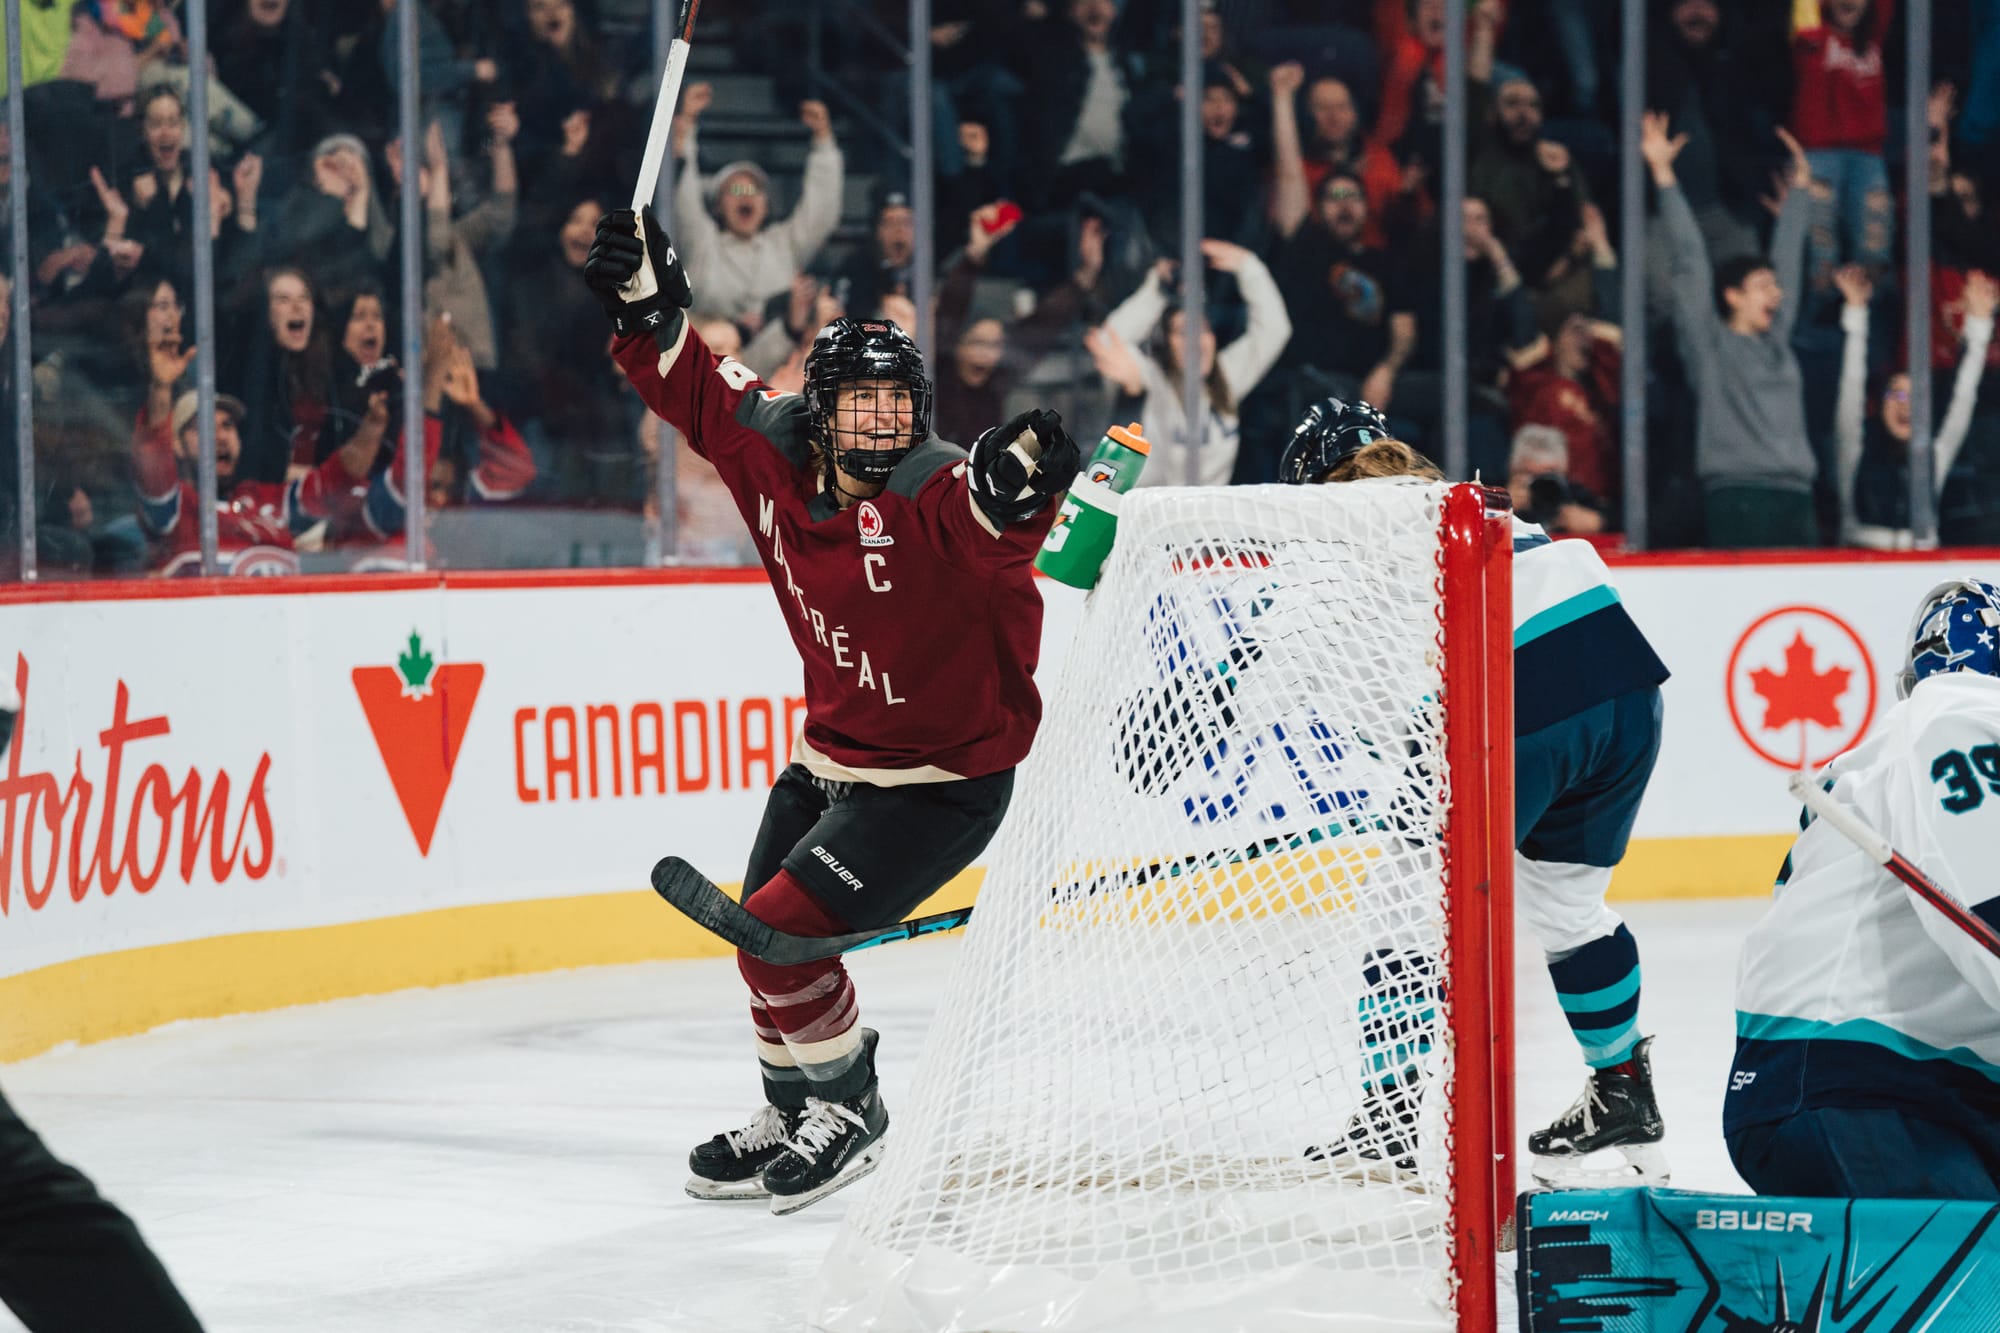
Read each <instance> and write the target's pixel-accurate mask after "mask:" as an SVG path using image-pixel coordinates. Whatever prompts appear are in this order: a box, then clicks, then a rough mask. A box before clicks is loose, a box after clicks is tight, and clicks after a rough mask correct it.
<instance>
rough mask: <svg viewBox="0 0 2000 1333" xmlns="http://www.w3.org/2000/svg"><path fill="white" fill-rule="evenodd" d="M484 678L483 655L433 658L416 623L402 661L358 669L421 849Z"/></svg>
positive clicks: (366, 709) (427, 847)
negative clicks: (457, 659) (460, 659)
mask: <svg viewBox="0 0 2000 1333" xmlns="http://www.w3.org/2000/svg"><path fill="white" fill-rule="evenodd" d="M485 679H486V668H485V667H484V666H481V665H480V664H479V663H477V662H438V661H436V660H434V659H433V658H432V657H431V655H430V653H428V652H427V651H425V649H424V644H423V640H422V639H421V638H419V637H418V635H417V632H416V631H415V630H411V631H410V644H409V647H408V648H406V649H405V650H404V651H403V652H402V654H401V655H399V656H398V657H397V658H396V665H395V666H393V667H385V666H364V667H356V668H354V692H355V693H356V694H357V695H359V696H360V697H361V711H362V712H363V713H365V714H367V715H368V729H369V730H370V731H371V732H373V733H374V734H375V748H376V749H377V750H379V751H381V753H382V766H383V767H384V768H386V769H388V770H389V783H390V785H391V786H393V787H394V788H395V789H396V799H397V800H398V801H400V802H402V805H403V817H404V818H405V819H407V820H409V822H410V832H411V833H412V834H413V835H414V836H415V837H416V840H417V850H418V852H420V853H422V854H423V855H425V856H429V855H430V854H431V838H432V836H433V835H434V834H435V833H436V832H437V823H438V815H439V814H440V813H442V812H443V810H444V795H445V793H446V792H447V791H449V790H450V789H451V771H452V768H453V767H454V766H455V765H456V764H457V763H458V747H459V743H460V742H461V741H463V740H464V739H465V724H466V723H468V722H470V721H471V720H472V705H473V703H474V702H475V701H476V700H477V699H478V698H479V685H480V682H481V681H483V680H485Z"/></svg>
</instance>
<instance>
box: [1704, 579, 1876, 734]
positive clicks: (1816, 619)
mask: <svg viewBox="0 0 2000 1333" xmlns="http://www.w3.org/2000/svg"><path fill="white" fill-rule="evenodd" d="M1875 690H1876V682H1875V664H1874V661H1873V660H1872V659H1871V658H1870V657H1869V655H1868V649H1867V646H1866V645H1865V644H1863V643H1862V642H1861V636H1860V635H1858V634H1856V633H1855V632H1854V630H1853V628H1852V627H1851V626H1849V625H1848V623H1847V622H1846V621H1844V620H1842V619H1841V618H1840V617H1838V616H1836V615H1834V614H1832V613H1831V612H1828V611H1824V610H1821V609H1820V608H1818V607H1814V606H1787V607H1783V608H1781V609H1779V610H1776V611H1772V612H1769V613H1767V614H1765V615H1762V616H1759V617H1758V618H1757V619H1756V620H1755V621H1753V622H1751V624H1750V627H1749V628H1748V629H1746V630H1744V631H1743V633H1742V636H1741V637H1739V638H1738V639H1737V641H1736V648H1735V651H1734V652H1732V653H1731V654H1730V656H1729V677H1728V697H1729V716H1730V719H1731V720H1732V721H1733V722H1734V723H1735V724H1736V733H1737V735H1739V736H1741V737H1742V738H1743V742H1744V744H1746V745H1748V746H1749V747H1750V749H1751V750H1752V751H1754V752H1755V753H1756V754H1757V755H1758V757H1759V758H1761V759H1763V760H1765V761H1766V762H1768V763H1771V764H1775V765H1777V766H1778V767H1780V768H1792V769H1796V768H1817V767H1818V766H1819V765H1821V764H1824V763H1826V762H1827V761H1828V760H1829V759H1832V758H1833V757H1834V756H1835V755H1837V754H1840V753H1841V752H1842V751H1844V750H1847V749H1849V748H1851V747H1852V746H1854V745H1855V744H1856V743H1857V742H1859V741H1860V740H1861V738H1862V737H1863V736H1865V735H1866V734H1867V732H1868V725H1869V723H1871V722H1873V721H1874V719H1875V697H1876V695H1875Z"/></svg>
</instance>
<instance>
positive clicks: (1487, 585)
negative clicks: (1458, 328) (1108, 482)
mask: <svg viewBox="0 0 2000 1333" xmlns="http://www.w3.org/2000/svg"><path fill="white" fill-rule="evenodd" d="M1510 555H1511V541H1510V534H1509V533H1508V529H1507V526H1506V518H1505V516H1504V514H1498V513H1494V512H1489V509H1488V505H1487V500H1486V497H1485V493H1484V492H1481V491H1479V490H1478V489H1477V488H1475V487H1470V486H1461V487H1457V488H1449V487H1446V486H1444V485H1441V484H1427V483H1421V482H1416V481H1411V480H1394V481H1372V482H1357V483H1352V484H1346V485H1336V486H1318V487H1307V488H1297V487H1282V486H1280V487H1254V488H1245V487H1237V488H1230V489H1226V490H1193V491H1156V492H1134V493H1132V494H1131V495H1128V496H1126V497H1124V504H1123V511H1122V514H1121V517H1120V520H1119V531H1118V536H1117V541H1116V543H1115V545H1114V548H1113V551H1112V554H1111V556H1110V558H1109V560H1108V561H1107V563H1106V566H1105V570H1104V573H1103V576H1102V579H1101V580H1100V582H1099V585H1098V587H1097V588H1096V590H1095V591H1094V592H1093V593H1092V595H1091V598H1090V601H1089V603H1088V605H1087V606H1086V608H1085V611H1084V615H1083V619H1082V623H1081V625H1080V628H1079V630H1078V632H1077V636H1076V638H1075V639H1074V641H1073V643H1072V645H1071V647H1070V650H1069V655H1068V657H1067V660H1066V663H1065V665H1064V668H1063V670H1062V674H1061V678H1060V680H1059V681H1058V682H1057V684H1056V686H1055V688H1054V689H1053V691H1051V693H1050V697H1049V699H1048V705H1047V713H1046V717H1045V720H1044V723H1043V726H1042V731H1041V735H1040V738H1039V740H1038V741H1037V744H1036V747H1035V751H1034V753H1033V755H1032V756H1031V757H1030V759H1029V760H1028V761H1027V763H1026V764H1025V765H1024V766H1023V767H1022V770H1021V772H1020V775H1019V779H1018V782H1017V784H1016V787H1015V797H1014V805H1013V809H1012V811H1011V812H1010V815H1009V817H1008V820H1007V823H1006V825H1005V826H1004V827H1003V829H1002V832H1001V833H1000V835H999V837H998V839H996V841H995V843H994V846H993V848H992V851H991V859H990V868H989V871H988V874H987V878H986V881H985V884H984V887H983V888H982V891H981V894H980V898H979V903H978V907H977V910H976V912H975V915H974V918H973V921H972V924H971V927H970V930H969V932H968V935H967V937H966V939H965V941H964V945H963V948H962V950H961V952H960V954H959V957H958V958H957V960H956V963H955V969H954V971H953V974H952V976H951V979H950V982H949V985H948V987H947V989H946V991H945V993H944V994H943V996H942V997H941V1002H940V1004H939V1007H938V1015H937V1018H936V1020H935V1023H934V1025H933V1027H932V1030H931V1033H930V1036H929V1038H928V1041H927V1044H926V1046H925V1048H924V1052H923V1056H922V1059H921V1061H920V1064H919V1068H918V1072H917V1077H916V1083H915V1087H914V1089H913V1092H912V1095H911V1097H910V1098H909V1100H908V1103H907V1104H906V1105H903V1106H897V1107H893V1108H892V1115H893V1117H894V1120H893V1124H892V1128H891V1131H890V1135H889V1139H888V1151H887V1154H886V1156H885V1158H884V1162H883V1165H882V1167H881V1169H880V1170H879V1172H878V1173H877V1176H876V1179H875V1181H874V1182H873V1184H872V1187H871V1188H865V1189H864V1190H863V1191H862V1197H861V1198H860V1199H859V1200H858V1201H857V1202H856V1204H855V1205H854V1207H853V1209H852V1210H851V1212H850V1213H849V1215H848V1217H847V1219H846V1221H845V1223H844V1224H843V1227H842V1230H841V1232H840V1235H839V1237H838V1239H837V1240H836V1242H835V1245H834V1248H833V1250H832V1252H831V1254H830V1255H829V1256H828V1259H827V1261H826V1263H825V1265H824V1267H823V1269H822V1272H821V1275H820V1279H819V1284H818V1290H817V1291H816V1292H815V1295H814V1312H815V1326H816V1327H821V1328H825V1329H830V1330H837V1331H844V1330H850V1329H851V1330H859V1329H870V1330H906V1329H907V1330H918V1329H922V1330H943V1329H949V1330H996V1331H997V1330H1028V1329H1037V1330H1040V1329H1075V1330H1085V1329H1087V1330H1092V1331H1093V1333H1097V1331H1099V1330H1111V1329H1135V1330H1136V1329H1145V1330H1149V1331H1151V1330H1174V1329H1187V1330H1195V1329H1199V1330H1202V1333H1214V1331H1215V1330H1220V1329H1235V1328H1243V1329H1256V1330H1279V1329H1291V1328H1301V1329H1304V1328H1310V1329H1314V1330H1332V1329H1390V1328H1394V1329H1415V1328H1440V1329H1443V1328H1455V1329H1478V1330H1482V1331H1483V1330H1489V1329H1492V1328H1493V1327H1494V1324H1493V1318H1494V1309H1493V1293H1494V1286H1493V1283H1494V1251H1495V1247H1496V1228H1497V1223H1498V1221H1499V1219H1500V1218H1501V1217H1502V1216H1503V1215H1504V1213H1505V1210H1506V1209H1507V1207H1508V1206H1509V1203H1510V1201H1511V1195H1512V1185H1511V1174H1510V1172H1509V1169H1508V1167H1507V1164H1506V1160H1507V1159H1506V1155H1505V1153H1504V1152H1498V1153H1496V1148H1495V1143H1496V1134H1497V1135H1498V1138H1497V1142H1498V1143H1499V1144H1500V1145H1502V1146H1503V1148H1504V1146H1505V1145H1508V1144H1510V1143H1511V1136H1512V1123H1511V1112H1510V1111H1507V1110H1506V1109H1505V1108H1508V1107H1510V1106H1511V1096H1510V1087H1511V1084H1510V1081H1509V1071H1508V1070H1507V1069H1506V1067H1505V1065H1504V1062H1503V1063H1502V1064H1501V1065H1500V1066H1499V1067H1498V1068H1496V1065H1495V1060H1494V1052H1495V1050H1496V1048H1498V1047H1499V1046H1500V1044H1501V1043H1506V1042H1508V1041H1509V1039H1510V1037H1511V1028H1510V1025H1509V1024H1508V1022H1507V1020H1506V1009H1507V1003H1506V997H1505V994H1504V991H1505V977H1506V975H1507V973H1506V962H1507V953H1508V950H1507V947H1506V941H1507V938H1508V937H1507V935H1506V932H1505V925H1506V921H1505V912H1504V907H1505V904H1506V902H1507V881H1508V871H1509V867H1510V865H1511V861H1510V856H1511V841H1512V839H1511V832H1512V829H1511V824H1512V818H1511V800H1510V797H1509V796H1508V783H1507V781H1506V778H1507V775H1508V773H1509V769H1510V766H1511V756H1512V749H1511V691H1512V684H1511V674H1510V666H1511V635H1510V632H1509V623H1508V593H1507V573H1508V562H1509V558H1510ZM1496 903H1497V904H1498V905H1499V907H1500V909H1501V910H1500V913H1499V919H1498V920H1495V919H1494V918H1493V905H1494V904H1496ZM1496 990H1498V991H1499V992H1501V993H1500V994H1498V995H1496V994H1495V992H1496ZM1371 1104H1372V1105H1374V1106H1375V1107H1377V1108H1378V1109H1380V1108H1383V1107H1388V1106H1394V1107H1395V1108H1397V1109H1398V1110H1400V1111H1401V1112H1402V1114H1401V1115H1400V1116H1396V1115H1390V1116H1388V1117H1387V1118H1386V1119H1384V1118H1383V1117H1381V1116H1377V1117H1375V1118H1374V1119H1375V1120H1376V1121H1378V1122H1380V1123H1374V1124H1373V1125H1372V1127H1371V1117H1370V1116H1369V1115H1368V1114H1367V1108H1368V1107H1369V1106H1370V1105H1371ZM1496 1108H1500V1109H1499V1113H1497V1114H1496ZM1357 1115H1358V1116H1359V1119H1358V1120H1355V1117H1357ZM1351 1120H1352V1121H1354V1133H1355V1135H1356V1136H1357V1137H1354V1138H1350V1137H1349V1128H1350V1121H1351ZM1392 1139H1395V1140H1400V1141H1391V1140H1392ZM1341 1142H1345V1143H1346V1144H1347V1145H1348V1147H1349V1148H1350V1149H1359V1150H1360V1151H1358V1152H1354V1151H1350V1152H1339V1153H1333V1154H1327V1153H1310V1152H1308V1151H1307V1149H1308V1148H1309V1147H1311V1146H1314V1145H1320V1146H1322V1147H1324V1146H1327V1145H1333V1144H1336V1143H1341ZM1371 1152H1372V1157H1371V1156H1370V1155H1369V1154H1370V1153H1371Z"/></svg>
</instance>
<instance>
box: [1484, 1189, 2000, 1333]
mask: <svg viewBox="0 0 2000 1333" xmlns="http://www.w3.org/2000/svg"><path fill="white" fill-rule="evenodd" d="M1515 1234H1516V1235H1517V1237H1518V1238H1519V1241H1518V1248H1517V1250H1516V1254H1515V1259H1516V1264H1517V1281H1516V1293H1517V1295H1518V1297H1519V1300H1520V1327H1521V1330H1522V1333H1888V1330H1890V1329H1902V1330H1916V1329H1922V1330H1925V1331H1926V1333H2000V1204H1991V1203H1978V1202H1963V1201H1945V1202H1940V1201H1936V1200H1922V1199H1787V1198H1775V1197H1765V1196H1758V1195H1746V1194H1701V1193H1696V1192H1694V1191H1690V1190H1664V1189H1625V1190H1556V1191H1548V1192H1536V1193H1530V1194H1523V1195H1522V1196H1521V1197H1520V1200H1519V1201H1518V1203H1517V1205H1516V1210H1515Z"/></svg>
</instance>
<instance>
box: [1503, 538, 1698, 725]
mask: <svg viewBox="0 0 2000 1333" xmlns="http://www.w3.org/2000/svg"><path fill="white" fill-rule="evenodd" d="M1667 675H1668V672H1667V667H1666V663H1664V662H1662V661H1661V660H1660V655H1659V654H1658V653H1656V652H1654V651H1653V645H1652V644H1650V643H1648V642H1646V636H1645V635H1644V634H1641V633H1640V632H1639V627H1638V625H1636V624H1634V623H1633V621H1632V617H1631V616H1630V615H1628V614H1626V611H1625V604H1624V603H1623V602H1622V601H1621V600H1619V597H1618V589H1617V588H1616V587H1614V586H1613V585H1612V582H1611V571H1610V570H1609V569H1607V568H1605V565H1604V557H1603V556H1600V555H1599V554H1598V553H1597V548H1596V547H1594V546H1592V545H1591V544H1590V543H1589V542H1586V541H1552V540H1550V538H1549V534H1548V533H1546V532H1544V531H1543V530H1542V529H1541V527H1540V526H1539V525H1537V524H1534V523H1525V522H1523V521H1522V520H1521V519H1519V518H1518V517H1517V518H1515V519H1514V734H1515V735H1517V736H1525V735H1527V734H1528V733H1529V732H1531V731H1540V730H1541V729H1542V728H1543V727H1546V726H1549V725H1551V724H1553V723H1556V722H1560V721H1562V720H1563V719H1564V718H1566V717H1574V716H1576V714H1578V713H1581V712H1583V711H1584V710H1585V709H1587V708H1594V707H1596V706H1597V705H1598V704H1601V703H1604V702H1606V701H1607V700H1610V699H1616V698H1617V697H1618V696H1619V695H1621V694H1629V693H1631V692H1632V691H1633V690H1643V689H1648V688H1650V687H1652V686H1655V685H1658V684H1659V683H1660V682H1661V681H1663V680H1665V679H1666V678H1667Z"/></svg>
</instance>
